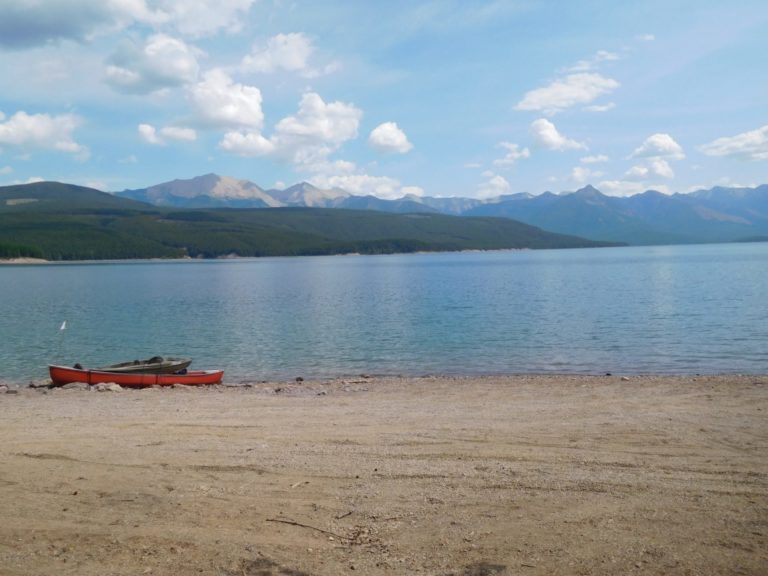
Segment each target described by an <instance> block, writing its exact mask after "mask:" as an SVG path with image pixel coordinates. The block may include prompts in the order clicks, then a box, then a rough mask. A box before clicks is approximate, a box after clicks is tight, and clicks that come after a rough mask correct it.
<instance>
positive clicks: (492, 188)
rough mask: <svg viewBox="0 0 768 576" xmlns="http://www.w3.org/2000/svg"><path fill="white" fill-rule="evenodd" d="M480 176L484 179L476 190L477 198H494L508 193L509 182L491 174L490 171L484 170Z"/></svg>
mask: <svg viewBox="0 0 768 576" xmlns="http://www.w3.org/2000/svg"><path fill="white" fill-rule="evenodd" d="M481 176H482V177H483V178H484V181H483V182H482V183H481V184H480V186H479V188H478V189H477V194H476V196H477V198H480V199H487V198H495V197H496V196H501V195H502V194H506V193H508V192H509V190H510V185H509V182H508V181H507V179H506V178H504V177H503V176H500V175H499V174H496V173H494V172H491V171H490V170H486V171H485V172H483V173H482V174H481Z"/></svg>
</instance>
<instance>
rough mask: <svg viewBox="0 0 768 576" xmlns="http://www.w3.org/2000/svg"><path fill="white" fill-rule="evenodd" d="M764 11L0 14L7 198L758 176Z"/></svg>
mask: <svg viewBox="0 0 768 576" xmlns="http://www.w3.org/2000/svg"><path fill="white" fill-rule="evenodd" d="M767 54H768V2H765V0H754V1H748V0H742V1H738V0H736V1H732V2H722V1H706V0H698V1H687V0H681V1H676V2H670V1H669V0H665V1H656V0H649V1H642V0H640V1H636V2H629V1H626V2H625V1H621V0H619V1H608V0H602V1H586V0H572V1H555V0H551V1H535V0H525V1H523V0H498V1H485V2H483V1H475V2H469V1H465V2H460V1H450V0H444V1H433V2H418V1H411V2H409V1H400V0H391V1H388V2H373V1H354V0H339V1H315V2H309V1H305V2H302V1H296V2H290V1H280V0H272V1H269V0H216V1H213V0H211V1H207V0H0V70H2V74H0V184H2V185H6V184H14V183H23V182H30V181H35V180H39V179H44V180H58V181H64V182H71V183H76V184H82V185H89V186H94V187H96V188H99V189H102V190H122V189H125V188H140V187H146V186H150V185H153V184H157V183H160V182H164V181H168V180H172V179H175V178H191V177H193V176H197V175H201V174H205V173H208V172H215V173H217V174H221V175H226V176H232V177H235V178H242V179H247V180H251V181H253V182H256V183H258V184H259V185H261V186H263V187H265V188H269V187H283V186H286V185H291V184H294V183H296V182H299V181H303V180H306V181H309V182H312V183H313V184H315V185H317V186H320V187H323V188H327V187H334V186H337V187H341V188H344V189H346V190H348V191H350V192H352V193H355V194H375V195H378V196H380V197H385V198H396V197H400V196H402V195H404V194H417V195H430V196H468V197H485V198H487V197H493V196H496V195H499V194H506V193H515V192H530V193H533V194H539V193H541V192H544V191H546V190H551V191H554V192H560V191H564V190H575V189H578V188H580V187H582V186H584V185H586V184H592V185H594V186H596V187H598V188H599V189H600V190H602V191H603V192H604V193H607V194H612V195H628V194H633V193H636V192H640V191H644V190H647V189H655V190H660V191H662V192H670V193H671V192H688V191H691V190H694V189H698V188H709V187H711V186H714V185H726V186H739V185H741V186H754V185H758V184H763V183H767V182H768V57H767V56H766V55H767Z"/></svg>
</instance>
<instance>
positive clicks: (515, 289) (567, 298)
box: [0, 243, 768, 383]
mask: <svg viewBox="0 0 768 576" xmlns="http://www.w3.org/2000/svg"><path fill="white" fill-rule="evenodd" d="M0 302H1V304H0V343H1V344H0V379H5V380H10V381H19V382H23V381H26V380H29V379H33V378H35V379H36V378H44V377H45V376H46V374H47V372H46V365H47V364H48V363H65V364H73V363H75V362H80V363H81V364H84V365H90V366H93V365H100V364H107V363H113V362H118V361H123V360H132V359H134V358H146V357H149V356H153V355H157V354H161V355H189V356H192V357H193V358H194V359H195V361H194V363H193V367H197V368H213V367H221V368H224V369H225V370H226V371H227V376H226V380H227V381H228V382H230V383H236V382H239V381H247V380H250V381H253V380H261V379H272V378H279V379H285V378H294V377H296V376H303V377H333V376H343V375H353V374H361V373H369V374H408V375H421V374H434V373H440V374H492V373H542V372H558V373H597V374H599V373H605V372H612V373H621V374H624V373H690V374H694V373H714V372H738V373H765V372H768V244H766V243H763V244H724V245H701V246H674V247H631V248H606V249H591V250H586V249H585V250H547V251H522V252H482V253H446V254H411V255H391V256H335V257H311V258H264V259H248V260H224V261H194V262H127V263H104V264H60V265H58V264H57V265H39V266H0ZM63 321H66V322H67V328H66V330H63V331H62V330H60V326H61V324H62V322H63Z"/></svg>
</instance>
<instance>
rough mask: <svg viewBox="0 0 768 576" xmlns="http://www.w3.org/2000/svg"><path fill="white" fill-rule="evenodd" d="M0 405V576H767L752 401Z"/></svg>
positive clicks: (306, 385)
mask: <svg viewBox="0 0 768 576" xmlns="http://www.w3.org/2000/svg"><path fill="white" fill-rule="evenodd" d="M13 392H16V393H5V394H0V434H2V443H1V444H0V573H2V574H3V576H21V575H36V576H37V575H42V574H57V575H78V576H90V575H93V576H95V575H99V576H105V575H137V574H139V575H140V574H154V575H161V574H162V575H192V574H195V575H199V574H210V575H216V576H256V575H270V574H274V575H294V576H298V575H302V574H307V575H329V576H330V575H337V574H353V573H354V574H382V575H383V574H433V575H440V576H448V575H454V576H462V575H463V576H470V575H471V576H479V575H494V574H526V575H545V574H673V575H674V574H680V575H683V574H754V575H758V574H765V573H766V566H768V418H767V417H768V377H766V376H718V377H714V376H712V377H703V376H699V377H644V376H632V377H628V378H620V377H618V376H610V377H607V376H606V377H586V376H514V377H487V378H447V377H435V378H416V379H408V378H402V379H399V378H364V377H360V378H353V379H347V380H335V381H331V382H291V383H258V384H253V385H251V386H247V387H240V388H231V387H223V386H222V387H215V388H208V389H182V388H178V389H168V390H157V389H147V390H125V391H121V392H113V391H107V392H95V391H88V390H61V389H58V390H43V391H41V390H34V389H27V388H24V389H19V390H18V391H16V390H13Z"/></svg>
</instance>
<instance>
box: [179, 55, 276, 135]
mask: <svg viewBox="0 0 768 576" xmlns="http://www.w3.org/2000/svg"><path fill="white" fill-rule="evenodd" d="M189 94H190V99H191V101H192V104H193V106H194V107H195V109H196V111H197V113H198V118H199V120H200V122H201V123H202V124H205V125H208V126H212V127H214V128H238V129H240V128H249V129H251V130H253V129H256V130H261V128H262V126H263V124H264V112H263V111H262V108H261V103H262V99H261V91H260V90H259V89H258V88H256V87H255V86H247V85H244V84H239V83H237V82H234V81H233V80H232V79H231V78H230V77H229V75H228V74H227V73H226V72H224V71H223V70H220V69H217V68H214V69H213V70H209V71H208V72H206V73H205V75H204V76H203V81H202V82H199V83H197V84H195V85H193V86H191V88H190V91H189Z"/></svg>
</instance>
